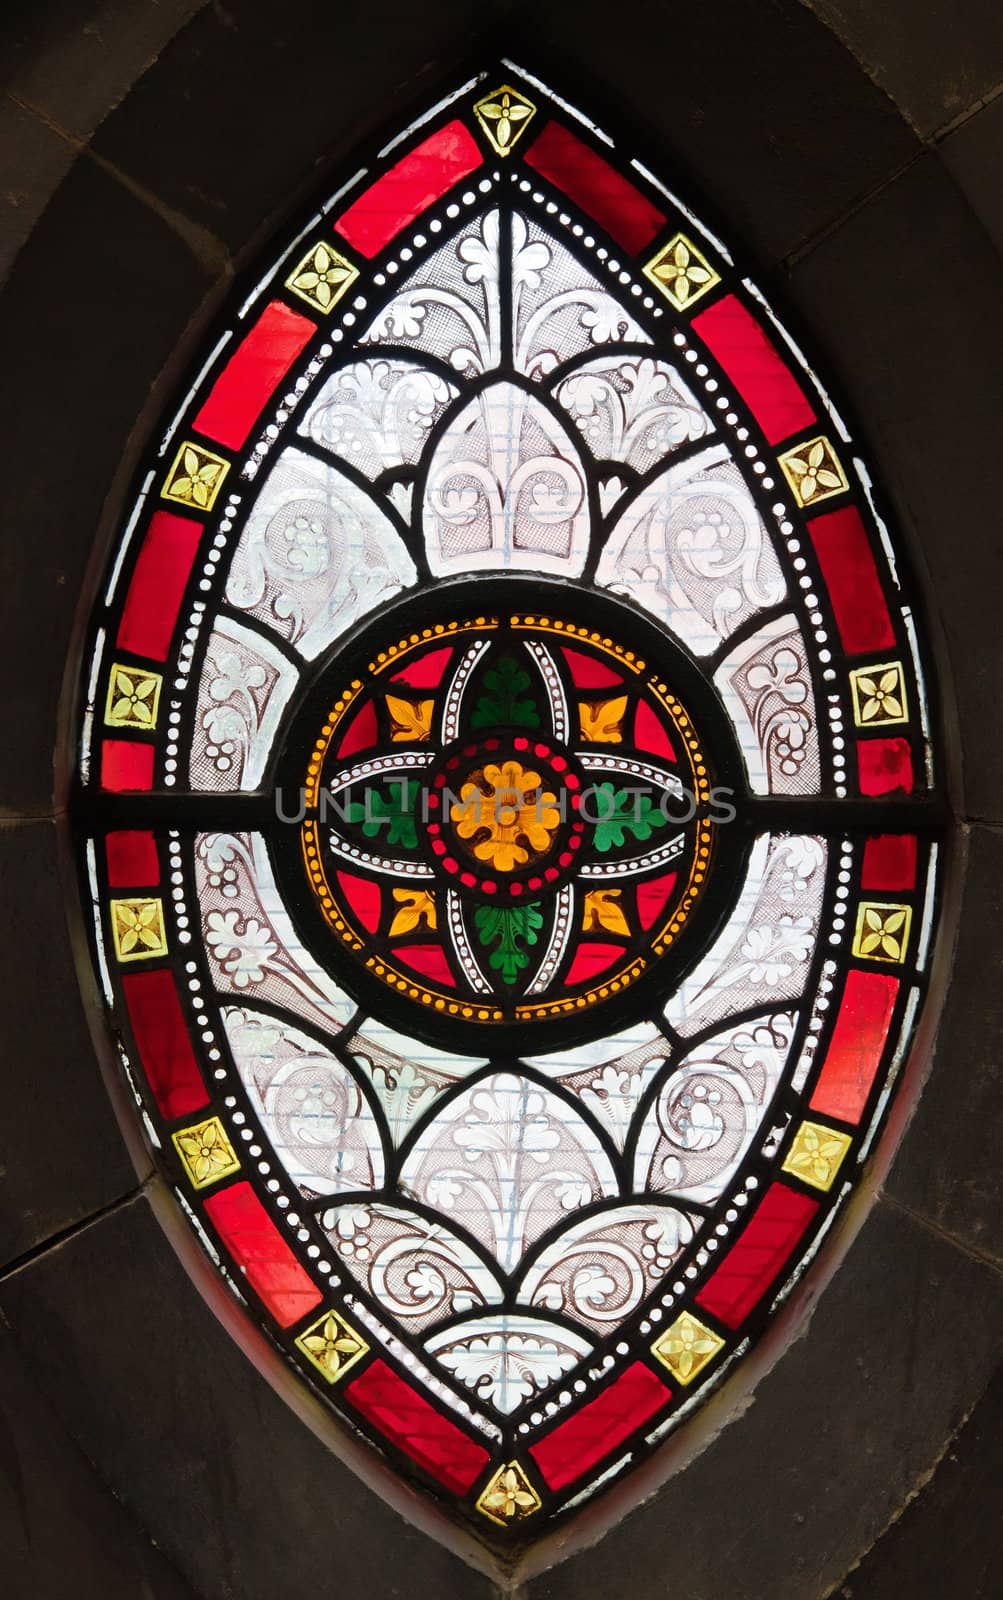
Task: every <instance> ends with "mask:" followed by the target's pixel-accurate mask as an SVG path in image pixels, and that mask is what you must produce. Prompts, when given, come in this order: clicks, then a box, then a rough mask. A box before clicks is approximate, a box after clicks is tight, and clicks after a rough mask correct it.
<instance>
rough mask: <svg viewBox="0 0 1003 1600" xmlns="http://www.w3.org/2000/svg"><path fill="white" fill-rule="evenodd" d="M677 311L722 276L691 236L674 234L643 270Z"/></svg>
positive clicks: (691, 301) (691, 302) (711, 287)
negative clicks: (689, 237)
mask: <svg viewBox="0 0 1003 1600" xmlns="http://www.w3.org/2000/svg"><path fill="white" fill-rule="evenodd" d="M644 273H645V277H647V278H650V279H651V282H652V283H653V284H655V286H656V287H657V288H659V289H661V291H662V293H663V294H664V295H666V296H667V298H668V299H669V300H671V301H672V304H673V305H674V306H675V308H676V310H677V311H684V310H687V309H688V308H689V307H690V306H691V305H693V304H694V303H695V302H696V301H697V300H699V299H701V298H702V296H703V295H705V294H707V293H708V291H709V290H711V289H713V287H714V285H715V284H716V283H720V281H721V279H720V276H719V274H718V273H716V272H715V271H714V268H713V267H712V266H711V264H710V262H709V261H708V260H707V257H706V256H705V255H703V253H702V252H701V251H700V250H698V249H697V247H696V245H695V244H694V243H693V241H692V239H688V238H687V237H686V235H685V234H684V233H677V234H676V236H675V238H674V239H670V240H669V242H668V244H667V245H666V246H665V247H664V249H662V250H660V251H659V252H658V254H657V255H656V256H654V257H652V259H651V260H650V261H649V262H648V264H647V266H646V267H645V269H644Z"/></svg>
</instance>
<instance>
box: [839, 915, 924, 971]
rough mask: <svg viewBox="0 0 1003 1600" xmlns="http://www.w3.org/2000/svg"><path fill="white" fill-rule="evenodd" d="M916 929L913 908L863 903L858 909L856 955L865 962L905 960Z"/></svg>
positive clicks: (899, 962)
mask: <svg viewBox="0 0 1003 1600" xmlns="http://www.w3.org/2000/svg"><path fill="white" fill-rule="evenodd" d="M911 927H912V907H911V906H903V905H898V904H896V903H895V902H883V901H878V900H862V901H861V902H860V905H859V906H858V908H857V926H856V928H855V930H854V934H853V954H854V955H855V956H862V957H863V958H864V960H865V961H894V962H896V963H897V964H899V965H900V964H901V963H902V962H903V961H904V960H905V954H906V947H907V945H908V943H909V930H910V928H911Z"/></svg>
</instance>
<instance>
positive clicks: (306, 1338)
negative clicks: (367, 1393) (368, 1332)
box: [296, 1311, 369, 1383]
mask: <svg viewBox="0 0 1003 1600" xmlns="http://www.w3.org/2000/svg"><path fill="white" fill-rule="evenodd" d="M296 1344H297V1347H298V1348H299V1349H300V1350H302V1352H303V1354H304V1355H305V1356H306V1357H307V1359H308V1360H309V1361H312V1362H313V1364H314V1366H315V1367H316V1368H317V1371H318V1372H320V1373H322V1374H323V1376H324V1377H325V1378H326V1379H327V1381H328V1383H337V1382H338V1381H339V1380H340V1379H341V1378H343V1377H344V1376H345V1373H346V1372H347V1371H348V1370H349V1368H350V1367H354V1366H355V1363H356V1362H357V1361H361V1360H362V1357H363V1356H364V1355H365V1354H366V1352H367V1351H368V1349H369V1346H368V1344H367V1343H366V1341H365V1339H363V1337H362V1335H361V1333H356V1331H355V1329H354V1328H352V1327H350V1326H349V1325H348V1323H347V1322H346V1321H345V1319H344V1317H341V1316H339V1315H338V1313H337V1311H325V1313H324V1315H323V1316H322V1317H318V1318H317V1321H316V1322H313V1323H311V1324H310V1327H309V1328H307V1330H306V1332H305V1333H301V1334H300V1336H299V1338H298V1339H297V1340H296Z"/></svg>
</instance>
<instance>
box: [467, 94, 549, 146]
mask: <svg viewBox="0 0 1003 1600" xmlns="http://www.w3.org/2000/svg"><path fill="white" fill-rule="evenodd" d="M535 115H536V107H535V105H534V104H533V102H532V100H527V99H526V96H525V95H524V94H520V93H519V91H518V89H513V88H512V87H511V85H510V84H507V83H503V84H502V85H501V87H500V88H499V89H492V91H491V93H490V94H486V95H485V96H484V98H483V100H478V102H477V104H476V105H475V106H474V116H475V117H476V118H477V121H478V122H479V123H480V125H481V128H482V129H483V130H484V135H485V138H486V139H487V141H488V144H489V145H490V146H491V148H492V150H493V151H494V153H495V155H496V156H507V155H508V153H509V151H510V150H511V149H512V147H513V145H516V144H518V142H519V140H520V139H521V138H522V136H523V134H524V133H525V132H526V129H527V128H528V127H529V125H530V123H531V122H532V120H533V118H534V116H535Z"/></svg>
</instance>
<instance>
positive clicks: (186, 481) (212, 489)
mask: <svg viewBox="0 0 1003 1600" xmlns="http://www.w3.org/2000/svg"><path fill="white" fill-rule="evenodd" d="M229 470H230V463H229V461H225V460H224V459H223V457H222V456H217V455H215V454H214V453H213V451H211V450H206V449H205V447H204V446H203V445H200V444H183V445H182V446H181V449H180V450H179V451H178V453H177V455H176V456H175V457H174V463H173V465H172V467H171V470H170V472H169V473H168V474H167V478H166V480H165V482H164V487H163V490H162V491H161V492H162V493H163V496H164V499H165V500H177V501H178V502H179V504H181V505H183V506H192V507H194V508H195V509H196V510H198V511H211V510H212V508H213V506H214V504H215V502H216V496H217V495H218V494H219V491H220V489H221V488H222V487H223V479H224V478H225V477H226V475H227V473H228V472H229Z"/></svg>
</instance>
